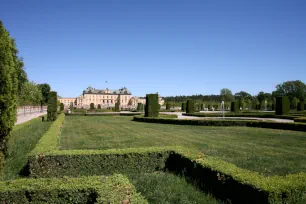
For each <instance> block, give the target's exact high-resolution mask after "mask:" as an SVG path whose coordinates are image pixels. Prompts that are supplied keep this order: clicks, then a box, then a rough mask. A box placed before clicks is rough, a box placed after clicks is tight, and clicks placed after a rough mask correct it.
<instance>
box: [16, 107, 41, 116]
mask: <svg viewBox="0 0 306 204" xmlns="http://www.w3.org/2000/svg"><path fill="white" fill-rule="evenodd" d="M45 111H47V106H19V107H18V108H17V115H26V114H32V113H42V112H45Z"/></svg>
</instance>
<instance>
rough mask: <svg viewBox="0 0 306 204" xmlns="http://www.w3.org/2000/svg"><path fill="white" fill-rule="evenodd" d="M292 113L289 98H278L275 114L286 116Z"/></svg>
mask: <svg viewBox="0 0 306 204" xmlns="http://www.w3.org/2000/svg"><path fill="white" fill-rule="evenodd" d="M289 111H290V100H289V98H288V96H280V97H276V105H275V114H276V115H285V114H287V113H288V112H289Z"/></svg>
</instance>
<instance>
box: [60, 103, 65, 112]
mask: <svg viewBox="0 0 306 204" xmlns="http://www.w3.org/2000/svg"><path fill="white" fill-rule="evenodd" d="M60 111H64V104H63V103H61V104H60Z"/></svg>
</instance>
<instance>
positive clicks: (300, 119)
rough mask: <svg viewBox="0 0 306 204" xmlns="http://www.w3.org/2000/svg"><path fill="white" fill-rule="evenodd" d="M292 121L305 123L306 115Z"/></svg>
mask: <svg viewBox="0 0 306 204" xmlns="http://www.w3.org/2000/svg"><path fill="white" fill-rule="evenodd" d="M294 122H297V123H306V117H298V118H294Z"/></svg>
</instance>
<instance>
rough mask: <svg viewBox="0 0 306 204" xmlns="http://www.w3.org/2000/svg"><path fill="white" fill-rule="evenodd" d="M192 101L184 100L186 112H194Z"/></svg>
mask: <svg viewBox="0 0 306 204" xmlns="http://www.w3.org/2000/svg"><path fill="white" fill-rule="evenodd" d="M194 106H195V105H194V101H193V100H187V102H186V113H194V112H195V107H194Z"/></svg>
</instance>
